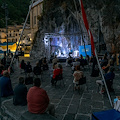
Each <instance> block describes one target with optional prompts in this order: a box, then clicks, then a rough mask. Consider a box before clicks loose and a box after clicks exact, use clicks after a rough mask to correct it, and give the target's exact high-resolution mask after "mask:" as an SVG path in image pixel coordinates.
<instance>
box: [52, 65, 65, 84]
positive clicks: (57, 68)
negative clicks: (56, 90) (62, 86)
mask: <svg viewBox="0 0 120 120" xmlns="http://www.w3.org/2000/svg"><path fill="white" fill-rule="evenodd" d="M62 71H63V70H62V65H61V64H58V65H57V64H55V65H54V71H53V75H52V80H51V83H52V85H54V82H55V81H57V76H58V75H61V76H62Z"/></svg>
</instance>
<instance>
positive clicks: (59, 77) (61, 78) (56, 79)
mask: <svg viewBox="0 0 120 120" xmlns="http://www.w3.org/2000/svg"><path fill="white" fill-rule="evenodd" d="M58 81H60V85H61V82H62V83H63V86H65V84H64V80H63V75H62V74H59V75H57V76H56V78H55V83H54V84H55V87H56V84H57V82H58Z"/></svg>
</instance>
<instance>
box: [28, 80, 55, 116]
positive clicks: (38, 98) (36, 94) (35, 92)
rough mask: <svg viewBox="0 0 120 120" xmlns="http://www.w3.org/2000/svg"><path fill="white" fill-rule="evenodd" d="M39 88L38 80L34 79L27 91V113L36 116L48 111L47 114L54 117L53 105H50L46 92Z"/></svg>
mask: <svg viewBox="0 0 120 120" xmlns="http://www.w3.org/2000/svg"><path fill="white" fill-rule="evenodd" d="M40 86H41V82H40V79H39V78H35V79H34V86H33V87H31V88H30V89H29V91H28V94H27V102H28V111H29V112H31V113H36V114H42V113H45V112H47V111H49V114H51V115H53V116H55V108H54V105H52V104H50V101H49V97H48V95H47V93H46V91H45V90H44V89H42V88H40Z"/></svg>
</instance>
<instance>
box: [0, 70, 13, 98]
mask: <svg viewBox="0 0 120 120" xmlns="http://www.w3.org/2000/svg"><path fill="white" fill-rule="evenodd" d="M0 89H1V90H0V92H1V94H0V95H1V97H7V96H10V95H13V89H12V85H11V80H10V76H9V72H8V71H7V70H5V71H4V72H3V76H2V77H0Z"/></svg>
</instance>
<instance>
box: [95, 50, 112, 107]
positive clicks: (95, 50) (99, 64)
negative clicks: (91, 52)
mask: <svg viewBox="0 0 120 120" xmlns="http://www.w3.org/2000/svg"><path fill="white" fill-rule="evenodd" d="M95 56H96V59H97V63H98V67H99V70H100V73H101V75H102V79H103V82H104V85H105V89H106V92H107V95H108V98H109V101H110V104H111V106H112V107H113V104H112V100H111V97H110V94H109V91H108V88H107V85H106V82H105V78H104V75H103V72H102V69H101V66H100V62H99V60H98V55H97V51H96V49H95Z"/></svg>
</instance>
